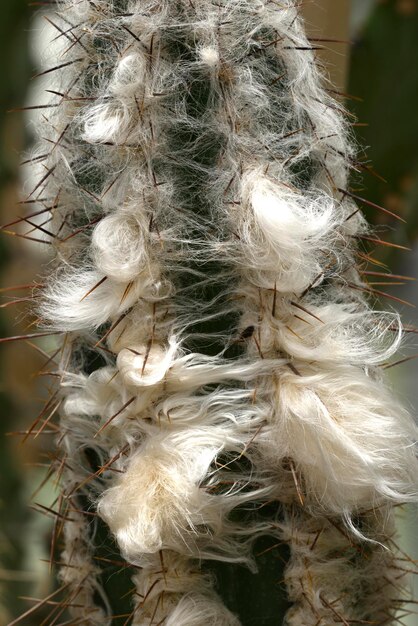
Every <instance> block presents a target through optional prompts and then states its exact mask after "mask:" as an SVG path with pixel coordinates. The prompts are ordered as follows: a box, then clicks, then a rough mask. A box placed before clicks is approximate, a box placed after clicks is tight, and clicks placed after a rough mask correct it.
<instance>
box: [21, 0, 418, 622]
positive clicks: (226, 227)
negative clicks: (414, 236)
mask: <svg viewBox="0 0 418 626" xmlns="http://www.w3.org/2000/svg"><path fill="white" fill-rule="evenodd" d="M298 4H299V3H298V2H296V0H277V1H276V2H272V1H271V0H220V2H212V0H194V1H193V2H192V1H191V0H178V1H176V2H174V1H173V0H128V1H126V2H122V1H117V0H94V1H92V0H61V1H60V2H59V3H58V16H59V18H60V20H61V21H60V22H59V24H60V25H59V26H58V25H57V26H56V28H57V29H58V31H59V32H58V37H59V41H61V42H62V49H61V51H60V56H59V62H58V63H56V64H55V65H56V67H55V66H51V67H50V68H49V70H50V76H51V82H52V79H53V78H54V79H55V80H56V83H54V84H53V85H51V92H52V93H53V94H54V95H53V100H52V103H51V110H50V111H49V112H48V114H47V116H45V120H46V121H45V123H44V125H43V128H42V131H41V134H42V136H43V137H44V140H43V141H42V142H41V145H40V147H39V158H38V157H36V158H35V163H36V167H38V168H39V183H38V185H37V187H36V189H34V190H33V192H32V193H31V197H32V199H34V200H36V201H37V202H39V203H40V204H41V205H42V204H45V203H47V204H48V209H49V211H50V220H49V223H48V227H47V228H48V231H49V232H51V233H54V237H53V239H52V242H53V243H54V245H55V247H56V250H57V268H56V272H55V274H53V273H50V274H49V275H48V280H46V281H45V282H46V288H45V290H44V298H43V304H42V305H41V314H42V318H43V325H44V328H45V329H46V331H48V332H54V331H60V332H62V333H65V339H64V341H63V356H62V359H61V364H60V367H59V374H60V377H61V391H60V393H62V396H63V410H62V417H61V426H60V428H61V439H60V445H61V447H62V448H63V450H64V453H65V462H64V465H65V473H64V477H65V479H64V480H63V483H62V500H63V502H64V503H66V504H67V507H68V508H67V511H68V513H67V516H68V517H69V518H72V508H74V507H75V504H74V503H76V502H78V504H77V507H78V508H79V509H80V510H83V507H86V506H92V505H93V504H94V506H96V507H97V513H98V515H99V516H101V517H102V518H103V519H104V520H105V522H106V523H107V525H108V527H109V529H110V531H111V532H112V533H113V534H114V536H115V538H116V540H117V542H118V545H119V547H120V550H121V552H122V555H123V557H124V558H125V559H126V560H127V562H128V563H130V564H132V565H134V566H136V567H140V568H141V569H140V571H139V573H135V575H134V578H133V581H134V585H135V600H134V609H133V612H132V624H135V625H136V626H145V625H147V626H148V625H149V624H151V623H153V624H154V623H155V624H161V625H162V624H165V625H166V626H209V625H210V626H238V624H239V619H238V617H236V616H234V615H232V613H230V612H229V611H228V610H227V608H226V607H224V606H223V605H222V601H221V600H220V599H219V598H218V597H217V595H216V594H215V592H214V590H213V581H212V579H211V577H210V576H209V575H208V574H207V573H203V571H200V568H201V559H209V560H215V561H222V562H225V563H229V562H242V563H245V564H247V565H249V566H250V567H254V560H253V557H252V543H253V541H254V540H255V539H256V538H257V537H259V536H260V535H262V534H270V535H274V536H275V537H277V538H278V540H279V541H281V542H286V543H287V544H288V545H289V549H290V560H289V563H288V565H287V568H286V574H285V582H286V585H287V589H288V597H289V601H290V602H291V603H292V604H293V606H292V607H291V608H290V609H289V611H288V614H287V616H286V618H285V622H286V624H288V625H289V626H310V625H312V626H314V625H319V624H323V625H324V626H325V624H332V623H334V622H340V623H344V624H348V623H376V624H377V623H379V624H380V623H382V624H383V623H385V624H389V623H392V619H395V613H396V610H397V608H398V607H399V602H398V600H397V599H393V601H391V600H390V598H394V597H395V596H396V594H397V593H399V588H400V587H402V584H403V583H402V580H401V577H399V576H394V572H395V570H396V567H397V566H396V557H395V555H394V554H393V545H392V543H391V541H392V534H393V528H392V517H393V506H394V505H397V504H399V503H403V502H405V501H409V500H414V499H416V496H417V476H418V464H417V461H416V456H415V449H414V447H415V441H416V429H415V425H414V423H413V420H412V418H411V417H410V415H409V414H408V413H407V412H406V411H405V409H404V408H402V407H401V406H400V405H399V403H398V402H397V400H396V399H395V398H394V396H393V393H392V391H391V390H390V389H389V388H388V387H387V385H386V383H385V382H384V380H383V377H382V373H381V369H380V368H379V366H380V365H382V364H383V363H385V362H387V360H388V359H389V358H390V357H391V356H392V355H393V354H394V353H395V352H396V350H397V348H398V347H399V343H400V341H401V335H402V328H401V323H400V321H399V319H398V316H397V315H396V314H395V313H392V312H390V313H387V312H378V311H373V310H371V309H370V307H369V303H368V302H367V299H366V297H365V291H367V290H368V289H369V288H368V287H367V284H365V283H363V281H362V278H361V270H362V269H364V258H365V255H362V253H361V252H360V253H359V249H358V245H359V241H361V240H362V238H364V237H369V238H371V239H373V235H370V233H369V234H367V233H368V226H367V224H366V222H365V220H364V218H363V217H362V215H361V212H360V211H359V210H358V209H357V207H356V206H355V205H354V204H353V201H352V199H351V195H350V192H349V191H348V189H347V185H348V182H347V177H348V172H349V168H350V167H351V166H352V164H353V163H354V162H355V159H354V155H353V149H352V147H351V145H350V142H349V141H348V139H347V136H348V130H347V124H346V123H345V120H344V111H343V110H342V107H341V105H339V104H337V103H336V102H335V101H334V100H333V99H331V98H330V96H329V95H328V92H327V90H326V88H325V84H324V80H323V78H322V77H321V74H320V71H319V70H318V68H317V66H316V63H315V59H314V56H313V52H312V50H311V45H310V42H309V41H308V39H307V38H306V35H305V32H304V28H303V23H302V20H301V18H300V16H299V14H298ZM55 19H56V20H57V19H58V18H55ZM53 70H54V71H53ZM45 155H46V156H45ZM46 199H47V200H46ZM359 254H360V256H359ZM366 257H367V255H366ZM359 259H360V260H359ZM92 355H93V356H92ZM98 355H99V356H100V358H99V356H98ZM91 362H93V365H91ZM92 370H93V371H92ZM272 501H274V502H277V503H278V509H277V510H278V513H277V516H276V517H275V518H274V519H265V518H264V519H263V518H262V517H261V516H257V515H256V514H253V515H250V514H248V511H249V510H250V509H251V510H252V511H254V510H257V509H259V508H262V507H263V506H265V505H266V504H268V503H271V502H272ZM77 507H76V508H77ZM85 524H86V522H85V521H84V522H83V515H82V513H80V512H77V513H76V515H75V518H74V519H71V520H65V522H64V526H65V529H66V530H65V533H64V534H65V538H66V542H67V545H66V546H65V548H64V551H63V553H62V564H63V568H64V569H63V575H62V580H63V581H64V582H65V583H68V585H69V587H70V590H71V593H72V594H73V596H71V595H70V597H72V598H73V600H72V603H73V604H74V605H75V606H76V608H74V609H72V608H71V606H72V603H71V602H70V603H69V607H70V610H71V611H73V613H74V617H75V618H80V619H81V621H79V622H75V623H86V624H87V623H88V624H96V623H97V624H99V623H100V624H107V623H109V624H110V622H111V610H112V609H111V607H110V606H109V604H108V602H107V601H106V600H103V599H102V600H100V594H99V593H98V592H97V590H98V589H99V581H100V572H99V568H98V565H97V563H96V564H95V565H93V564H92V562H93V561H92V560H93V558H94V541H95V539H94V533H93V532H92V531H91V530H90V531H88V529H86V527H85ZM71 544H72V545H73V549H71V548H70V545H71ZM66 568H67V569H66ZM74 568H76V569H74ZM398 573H400V574H402V572H398ZM77 577H78V579H77ZM395 579H396V582H393V589H391V590H390V591H389V592H388V587H387V586H385V585H389V586H390V585H391V584H392V583H391V581H392V580H395ZM86 581H88V582H86ZM385 581H388V582H385ZM77 585H78V586H77ZM94 590H96V593H94ZM127 591H128V590H127ZM260 611H262V607H260ZM83 619H84V621H83ZM376 619H377V620H378V621H375V620H376ZM367 620H371V621H367ZM384 620H385V621H384ZM126 623H128V622H126ZM260 623H261V622H260Z"/></svg>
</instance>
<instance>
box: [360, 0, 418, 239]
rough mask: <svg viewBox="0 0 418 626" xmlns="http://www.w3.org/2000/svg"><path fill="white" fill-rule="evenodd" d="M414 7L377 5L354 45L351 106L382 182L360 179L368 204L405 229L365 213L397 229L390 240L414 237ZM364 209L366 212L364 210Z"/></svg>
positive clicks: (398, 2) (417, 35)
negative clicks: (395, 217) (390, 213)
mask: <svg viewBox="0 0 418 626" xmlns="http://www.w3.org/2000/svg"><path fill="white" fill-rule="evenodd" d="M417 60H418V1H417V0H381V1H380V2H378V3H377V4H376V6H375V8H374V10H373V11H372V14H371V16H370V18H369V20H368V22H367V23H366V25H365V27H364V28H363V30H362V32H360V34H359V36H358V38H357V41H355V42H354V45H353V48H352V54H351V67H350V83H349V87H348V90H349V93H350V94H352V95H353V96H356V97H358V98H361V100H351V101H350V103H349V106H350V108H351V110H352V111H353V112H354V113H355V115H356V116H357V118H358V120H359V122H360V123H362V124H367V126H359V127H357V137H358V140H359V142H360V144H361V145H362V146H364V147H365V152H366V154H367V159H368V160H370V161H371V164H372V166H373V168H374V170H375V171H376V172H377V173H378V174H379V175H380V176H381V177H382V178H384V179H385V181H386V182H384V181H383V180H381V179H379V178H378V177H376V176H367V177H366V178H365V179H364V185H365V188H366V191H365V194H367V195H366V197H367V199H370V200H372V201H373V202H376V203H377V204H379V205H383V206H384V207H385V208H387V209H389V210H390V211H393V212H395V213H398V214H400V215H401V216H402V217H403V218H404V219H406V221H407V224H406V225H402V226H401V227H400V225H399V223H398V222H396V223H395V222H393V221H390V219H389V220H388V218H387V216H385V215H384V214H383V213H382V212H376V211H375V210H370V209H367V207H366V213H367V215H368V218H369V219H370V220H371V221H372V222H374V223H377V224H382V223H384V224H387V223H389V224H390V225H391V226H394V227H396V233H395V235H394V238H393V240H394V241H396V240H397V241H398V242H405V241H406V240H412V239H415V238H416V237H417V236H418V147H417V146H418V114H417V111H418V72H417ZM363 208H364V207H363Z"/></svg>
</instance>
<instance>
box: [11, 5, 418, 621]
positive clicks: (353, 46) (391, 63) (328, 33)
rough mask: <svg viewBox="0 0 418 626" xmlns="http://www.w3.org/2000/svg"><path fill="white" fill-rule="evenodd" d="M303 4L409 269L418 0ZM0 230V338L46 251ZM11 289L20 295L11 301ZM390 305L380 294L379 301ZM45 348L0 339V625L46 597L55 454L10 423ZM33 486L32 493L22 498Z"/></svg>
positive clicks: (22, 10) (29, 399)
mask: <svg viewBox="0 0 418 626" xmlns="http://www.w3.org/2000/svg"><path fill="white" fill-rule="evenodd" d="M32 4H33V5H34V6H31V5H30V4H29V3H28V2H27V0H1V7H2V14H1V18H2V19H1V20H0V49H1V54H0V134H1V144H0V213H1V217H0V223H1V224H2V225H4V224H7V223H8V222H11V221H12V220H13V219H16V217H17V216H18V215H20V214H21V212H22V211H23V209H24V207H22V206H20V205H19V204H18V201H19V189H20V187H21V186H22V184H24V182H25V180H24V178H25V177H26V176H27V170H26V169H24V170H23V174H22V171H21V170H20V169H19V162H20V161H21V158H22V157H21V154H22V152H23V151H24V149H29V147H30V144H31V139H32V128H33V125H34V123H35V122H34V119H33V117H31V115H29V113H26V112H22V111H14V112H11V113H10V112H8V111H10V110H11V109H19V108H20V107H23V106H25V104H27V102H28V101H30V102H36V97H37V96H36V95H34V93H33V83H32V82H31V80H30V77H31V76H32V75H33V74H35V73H36V68H37V64H38V58H39V50H40V48H42V46H43V45H46V42H47V41H48V37H49V31H48V29H47V28H46V26H47V23H46V20H45V19H44V18H43V17H42V13H45V12H46V11H47V6H39V5H42V4H43V3H42V2H37V3H32ZM47 4H48V3H47V2H46V3H45V5H47ZM303 10H304V11H305V14H306V19H307V24H308V29H309V32H310V34H311V36H312V37H317V38H329V39H338V40H339V41H338V42H336V43H326V44H324V47H325V50H324V51H323V52H321V53H320V56H321V59H322V61H323V62H324V63H325V64H326V66H327V68H328V71H329V72H330V74H331V76H332V79H333V81H334V82H335V83H336V90H337V91H338V92H340V94H342V95H337V97H339V98H341V99H342V100H343V101H344V102H345V104H346V106H347V107H348V109H349V110H350V111H351V112H352V113H353V114H354V115H355V116H356V118H357V120H358V121H357V122H355V123H354V122H353V137H355V139H356V141H357V143H358V145H359V155H358V160H359V162H360V163H356V164H353V180H352V189H354V190H355V193H356V194H357V195H359V196H361V197H363V198H365V199H367V200H368V201H370V202H373V203H376V204H378V205H382V206H384V207H386V208H387V209H388V210H390V211H393V212H396V213H398V214H400V215H401V216H402V217H404V218H405V220H406V224H404V223H400V222H398V221H394V220H392V219H390V218H389V217H388V215H387V214H385V213H383V212H382V211H379V210H375V209H373V208H372V207H370V206H368V205H367V204H364V205H363V206H362V208H363V209H364V210H365V212H366V214H367V216H368V218H369V219H370V221H372V222H373V223H374V224H376V225H377V228H378V229H379V232H380V231H381V232H382V233H385V236H386V237H387V238H390V239H391V241H394V242H396V243H398V244H401V245H406V246H409V247H411V252H407V253H399V252H396V253H394V251H393V250H390V251H389V249H388V250H386V254H385V255H383V256H382V257H381V262H382V263H387V264H389V265H390V267H391V269H392V270H393V272H394V273H397V274H398V273H399V274H407V275H411V276H417V273H418V272H417V267H418V245H417V237H418V71H417V66H418V0H380V1H378V0H351V2H350V0H316V1H311V2H309V1H308V2H305V3H304V7H303ZM345 42H350V43H349V44H348V43H345ZM28 99H29V100H28ZM353 119H354V118H353ZM0 237H1V238H0V272H1V277H0V288H1V289H2V293H1V295H2V299H1V308H0V336H2V337H5V336H8V335H19V334H21V333H22V332H24V331H25V330H27V328H28V327H29V326H30V325H31V324H32V323H33V321H34V320H33V319H32V317H31V313H30V312H28V311H27V308H26V307H27V305H26V302H25V298H26V296H27V295H28V292H27V290H25V289H23V290H21V291H19V290H17V291H5V289H6V288H7V287H8V286H10V285H19V284H22V285H24V284H26V283H28V282H30V281H32V280H33V279H34V278H37V276H38V272H39V271H40V269H39V268H40V266H41V265H42V262H43V261H44V260H45V256H44V252H42V250H41V247H40V246H36V245H33V246H30V245H27V242H26V241H24V240H22V239H19V238H17V237H10V236H7V234H4V233H2V234H0ZM383 238H384V237H383ZM389 252H390V253H389ZM377 288H379V287H377ZM382 289H384V290H387V291H388V293H390V294H393V295H395V296H396V297H398V298H401V299H403V300H407V301H410V302H411V303H412V304H415V305H418V288H417V286H416V284H415V283H413V282H408V283H406V284H403V285H399V286H397V287H396V289H395V288H393V287H386V286H385V287H382ZM15 299H19V300H22V301H21V302H20V301H19V302H18V303H17V304H16V305H12V304H11V303H12V301H14V300H15ZM393 304H394V303H393V302H391V301H387V300H386V301H385V302H384V306H386V307H387V306H388V305H389V306H391V305H393ZM399 308H400V310H401V311H402V313H403V315H404V319H405V321H406V322H410V323H411V324H415V325H417V313H416V310H414V309H413V308H412V307H408V306H406V305H399ZM411 337H412V338H410V339H409V344H408V345H407V346H406V348H405V357H407V356H408V355H412V354H414V352H417V348H416V346H414V340H413V337H414V335H412V336H411ZM51 349H53V340H48V341H45V340H44V341H43V343H42V342H40V341H38V342H36V344H35V343H34V344H29V342H24V343H23V342H19V343H14V342H13V343H5V344H3V345H2V346H1V349H0V411H1V420H0V626H4V625H6V624H7V623H8V622H10V621H12V620H13V619H14V618H16V617H17V615H19V614H20V613H22V612H24V611H26V610H27V609H28V608H30V607H31V606H33V604H34V601H33V600H31V599H28V598H42V597H44V596H46V595H48V594H49V593H50V592H51V590H52V587H51V585H52V584H53V583H51V577H50V575H49V567H48V563H47V561H48V559H49V557H50V555H49V550H50V548H49V545H50V533H51V527H52V523H53V520H52V519H51V518H50V517H48V516H41V515H39V513H37V512H36V509H37V508H39V505H40V506H50V505H51V502H53V500H54V498H55V493H54V489H55V486H54V481H53V479H51V478H48V476H47V469H46V466H47V464H48V463H49V460H50V458H51V455H53V437H46V438H41V437H40V438H36V439H34V438H33V437H32V438H30V440H28V441H27V442H26V443H25V444H24V445H22V440H23V439H24V436H23V435H22V434H17V435H14V436H13V435H11V434H10V433H13V432H14V433H19V432H22V431H25V429H27V428H28V426H29V425H30V424H31V423H32V422H33V420H34V419H35V417H36V414H37V412H39V411H40V410H41V407H42V398H43V397H46V395H47V394H48V389H49V385H50V384H52V383H51V381H50V380H49V379H48V377H47V376H44V375H41V376H39V375H35V374H34V373H36V372H37V371H38V370H41V373H43V369H42V368H43V364H44V363H45V361H46V360H47V356H45V354H48V353H49V352H50V350H51ZM43 353H44V354H43ZM400 358H401V357H400ZM390 372H391V375H392V378H393V383H394V385H395V386H396V387H397V389H398V391H399V393H400V394H401V395H402V396H403V398H404V400H405V402H406V403H407V404H408V405H410V406H415V407H418V390H417V389H418V386H417V384H416V381H417V375H418V369H417V361H415V360H410V361H407V362H405V363H404V364H401V365H399V367H395V368H392V369H391V370H390ZM42 439H44V440H42ZM41 440H42V441H41ZM40 485H41V488H39V486H40ZM35 491H36V492H37V493H36V494H35V497H34V498H33V500H32V504H28V503H29V501H30V497H31V494H33V492H35ZM416 519H417V518H416V513H415V511H413V510H411V509H407V510H405V511H401V512H400V514H399V520H400V521H399V527H400V532H401V534H402V542H403V546H404V547H405V549H407V550H408V551H409V552H410V553H411V554H412V555H413V556H414V557H415V558H418V533H417V530H416ZM50 609H51V607H48V606H46V607H44V608H43V609H42V610H41V611H39V612H37V613H36V615H34V616H28V617H27V618H25V619H24V620H23V621H22V622H21V623H22V624H25V625H26V626H39V625H40V624H41V623H42V620H43V618H44V616H45V615H47V613H48V612H49V610H50ZM408 620H409V621H408ZM277 623H278V624H279V623H280V620H278V622H277ZM402 623H404V624H408V626H417V625H418V618H415V617H414V616H410V617H408V618H405V619H403V620H402Z"/></svg>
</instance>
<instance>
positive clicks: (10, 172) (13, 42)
mask: <svg viewBox="0 0 418 626" xmlns="http://www.w3.org/2000/svg"><path fill="white" fill-rule="evenodd" d="M30 13H31V10H30V7H29V4H28V2H27V0H1V19H0V222H1V223H2V224H3V223H4V222H5V221H7V219H8V217H9V215H10V214H11V213H14V214H15V213H16V208H15V206H13V205H14V204H15V200H16V197H17V186H18V162H19V160H20V155H19V152H20V151H21V149H22V147H23V143H24V130H23V117H22V115H21V114H19V113H16V114H15V113H14V114H10V113H8V111H9V110H10V109H12V108H15V107H19V106H20V107H21V106H23V103H24V100H25V94H26V90H27V85H28V79H29V71H30V70H29V67H30V63H29V55H28V32H29V19H30ZM10 243H11V242H9V240H8V239H7V238H6V237H5V236H4V235H2V236H1V238H0V268H1V274H2V276H1V286H2V287H3V286H4V285H5V284H6V283H7V281H8V268H10V267H11V265H12V264H13V261H14V255H15V254H16V250H13V249H12V248H11V246H10V245H9V244H10ZM6 313H7V314H6ZM12 316H13V313H12V311H11V310H10V312H9V309H7V311H5V310H3V311H0V336H2V337H4V336H6V335H10V334H12V330H13V329H11V325H12V322H13V317H12ZM9 357H10V352H9V351H6V350H2V351H1V352H0V381H1V382H0V414H1V418H0V624H6V623H7V622H8V621H9V619H11V618H13V617H15V616H16V615H18V614H19V613H21V612H23V611H24V610H27V608H28V604H27V602H24V601H23V600H22V599H20V596H23V595H28V590H32V589H33V588H34V584H35V583H36V582H37V580H36V578H37V577H36V575H34V572H33V571H29V570H30V568H31V563H30V559H29V558H28V555H29V554H30V553H31V551H32V548H31V545H33V543H31V537H30V534H31V525H32V524H33V519H32V517H31V515H30V513H29V510H28V506H27V501H26V500H27V494H26V492H25V491H26V490H25V485H24V481H23V471H22V470H23V468H22V455H21V454H17V452H16V451H17V450H18V442H17V441H13V442H12V438H11V437H9V436H7V434H6V433H8V432H10V431H14V430H17V429H18V428H19V426H20V423H19V421H20V410H19V402H17V401H16V398H14V397H12V394H11V393H10V388H9V386H8V384H7V382H6V381H7V379H8V377H9V375H10V370H11V369H12V364H11V363H10V361H9ZM38 620H39V614H38V616H37V617H36V621H32V619H31V618H30V617H28V618H27V620H26V622H25V624H27V626H35V624H39V621H38Z"/></svg>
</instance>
